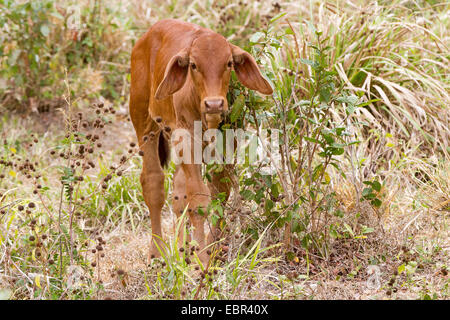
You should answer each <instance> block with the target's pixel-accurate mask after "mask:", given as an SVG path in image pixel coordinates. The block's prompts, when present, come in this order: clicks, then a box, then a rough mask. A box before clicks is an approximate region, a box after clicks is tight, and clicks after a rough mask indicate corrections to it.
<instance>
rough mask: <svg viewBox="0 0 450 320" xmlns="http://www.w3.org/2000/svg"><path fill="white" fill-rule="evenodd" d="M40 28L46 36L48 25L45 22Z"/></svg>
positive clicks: (48, 32)
mask: <svg viewBox="0 0 450 320" xmlns="http://www.w3.org/2000/svg"><path fill="white" fill-rule="evenodd" d="M40 30H41V33H42V35H43V36H44V37H47V36H48V35H49V34H50V29H49V28H48V26H47V25H46V24H43V25H42V26H41V28H40Z"/></svg>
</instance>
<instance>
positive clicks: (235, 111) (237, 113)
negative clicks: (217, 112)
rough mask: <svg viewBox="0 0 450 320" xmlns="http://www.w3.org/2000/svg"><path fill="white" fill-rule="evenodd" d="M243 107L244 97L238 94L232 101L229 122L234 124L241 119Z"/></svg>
mask: <svg viewBox="0 0 450 320" xmlns="http://www.w3.org/2000/svg"><path fill="white" fill-rule="evenodd" d="M244 106H245V97H244V95H242V94H240V95H239V96H238V97H237V98H236V100H235V101H234V103H233V106H232V108H231V114H230V120H231V122H236V120H237V119H238V118H240V117H241V115H242V111H243V110H244Z"/></svg>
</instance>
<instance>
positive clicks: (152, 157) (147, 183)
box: [140, 134, 165, 260]
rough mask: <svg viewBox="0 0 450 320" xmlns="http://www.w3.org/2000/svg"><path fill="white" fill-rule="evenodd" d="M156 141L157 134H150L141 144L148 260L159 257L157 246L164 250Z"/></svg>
mask: <svg viewBox="0 0 450 320" xmlns="http://www.w3.org/2000/svg"><path fill="white" fill-rule="evenodd" d="M158 140H159V134H150V136H148V139H147V141H142V142H141V150H142V151H143V152H144V155H143V166H142V173H141V178H140V180H141V185H142V192H143V195H144V200H145V203H146V204H147V207H148V208H149V210H150V221H151V225H152V240H151V244H150V251H149V260H150V259H151V258H156V257H160V256H161V254H160V252H159V250H158V247H157V246H159V248H160V249H161V250H164V243H163V241H162V230H161V209H162V207H163V206H164V201H165V195H164V171H163V169H162V167H161V164H160V160H159V155H158Z"/></svg>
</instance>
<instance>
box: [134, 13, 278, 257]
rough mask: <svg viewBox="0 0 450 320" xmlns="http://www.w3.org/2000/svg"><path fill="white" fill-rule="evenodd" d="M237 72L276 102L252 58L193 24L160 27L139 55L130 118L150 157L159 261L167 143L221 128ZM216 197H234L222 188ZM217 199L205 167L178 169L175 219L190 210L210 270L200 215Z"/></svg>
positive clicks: (145, 182) (146, 186)
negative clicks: (179, 135)
mask: <svg viewBox="0 0 450 320" xmlns="http://www.w3.org/2000/svg"><path fill="white" fill-rule="evenodd" d="M232 68H234V70H235V72H236V75H237V77H238V79H239V81H240V82H241V83H242V84H243V85H245V86H246V87H248V88H249V89H253V90H257V91H259V92H261V93H263V94H272V88H271V86H270V85H269V83H268V82H267V81H266V80H265V79H264V78H263V77H262V75H261V73H260V71H259V69H258V66H257V64H256V62H255V60H254V59H253V57H252V56H251V55H250V54H249V53H247V52H246V51H244V50H242V49H240V48H239V47H237V46H235V45H232V44H230V43H228V42H227V40H226V39H225V38H224V37H223V36H221V35H219V34H217V33H215V32H213V31H211V30H208V29H205V28H202V27H199V26H197V25H194V24H191V23H186V22H182V21H178V20H162V21H159V22H157V23H156V24H154V25H153V26H152V27H151V28H150V29H149V30H148V31H147V32H146V33H145V34H144V35H143V36H142V37H141V38H140V39H139V41H138V42H137V43H136V45H135V46H134V48H133V51H132V54H131V92H130V115H131V120H132V122H133V126H134V128H135V130H136V135H137V138H138V141H139V145H140V147H141V150H142V151H143V153H144V154H143V168H142V173H141V179H140V180H141V184H142V189H143V194H144V199H145V202H146V204H147V206H148V208H149V210H150V219H151V224H152V233H153V236H152V243H151V245H150V252H149V258H153V257H157V256H159V255H160V254H159V251H158V250H157V247H156V245H155V243H157V244H158V245H159V246H160V247H161V248H163V244H162V242H161V240H160V238H161V237H162V233H161V209H162V207H163V205H164V172H163V166H164V165H165V164H166V162H167V161H168V156H169V141H168V139H167V138H168V137H170V134H171V132H173V131H174V129H177V128H184V129H187V130H189V132H191V136H192V137H193V136H194V134H193V127H194V121H196V120H197V121H202V122H203V125H204V128H205V127H207V128H217V127H218V125H219V124H220V122H221V121H222V115H223V113H224V112H226V111H227V110H228V103H227V99H226V94H227V90H228V86H229V81H230V74H231V69H232ZM191 145H192V146H193V143H191ZM191 152H193V150H191ZM192 158H193V155H192ZM213 183H215V184H220V179H219V177H215V178H213ZM217 189H218V190H228V191H229V189H227V187H226V186H223V185H222V186H220V185H219V186H218V187H217ZM210 198H211V191H210V190H209V189H208V187H207V186H206V185H205V183H204V182H203V179H202V174H201V165H199V164H192V163H182V164H181V165H180V166H179V167H177V169H176V173H175V176H174V198H173V200H174V201H173V203H174V211H175V212H176V214H177V215H181V213H182V210H183V209H184V208H185V206H186V205H188V212H189V218H190V220H191V223H192V225H193V226H194V228H195V231H194V238H195V240H196V241H197V242H198V244H199V249H200V251H199V257H200V260H201V262H202V263H203V264H205V266H206V264H207V262H208V259H209V257H208V255H207V253H206V250H204V248H205V233H204V217H202V216H201V215H199V214H198V213H197V208H199V207H201V208H206V207H207V206H208V204H209V202H210ZM209 239H211V237H209ZM209 241H210V240H209Z"/></svg>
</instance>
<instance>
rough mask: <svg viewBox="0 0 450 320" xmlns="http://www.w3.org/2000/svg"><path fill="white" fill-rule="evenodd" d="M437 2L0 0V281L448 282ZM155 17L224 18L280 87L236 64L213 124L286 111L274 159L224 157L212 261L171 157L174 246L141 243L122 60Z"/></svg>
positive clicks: (170, 293) (18, 289)
mask: <svg viewBox="0 0 450 320" xmlns="http://www.w3.org/2000/svg"><path fill="white" fill-rule="evenodd" d="M449 7H450V5H449V4H448V2H445V1H444V2H439V1H433V0H429V1H419V0H416V1H412V0H411V1H409V0H408V1H406V0H396V1H364V0H346V1H315V0H310V1H268V0H260V1H247V0H241V1H228V0H222V1H211V0H197V1H184V0H154V1H138V0H133V1H120V0H112V1H102V0H95V1H85V0H77V1H70V0H67V1H54V0H42V1H13V0H0V26H1V29H0V65H1V68H0V74H1V77H0V136H1V140H0V299H111V298H112V299H448V297H449V288H448V286H449V278H448V268H449V259H448V254H449V248H450V242H449V233H448V232H449V230H448V220H447V219H448V217H449V212H450V196H449V195H450V162H449V152H450V146H449V136H450V130H449V120H450V111H449V105H450V97H449V66H450V64H449V59H450V52H449V45H450V44H449V42H450V34H449V30H450V21H449V20H450V14H449V13H450V8H449ZM163 18H179V19H182V20H184V21H189V22H193V23H196V24H199V25H202V26H205V27H208V28H210V29H212V30H215V31H216V32H218V33H221V34H222V35H224V36H225V37H227V38H228V39H229V40H230V41H231V42H232V43H234V44H237V45H240V46H241V47H242V48H245V49H246V50H248V51H249V52H251V53H252V54H253V55H254V56H255V57H256V59H257V61H258V63H259V64H260V65H261V66H262V70H264V73H265V75H266V76H267V78H268V79H269V80H270V81H271V82H272V84H273V86H274V88H275V90H274V95H273V97H267V98H263V97H261V96H259V95H258V94H256V93H255V92H251V91H248V90H247V89H245V88H243V87H242V86H241V85H240V84H239V83H238V82H237V81H235V79H234V78H233V81H232V84H231V88H230V91H229V100H230V103H231V104H232V111H231V114H230V115H229V119H228V121H227V124H225V125H224V127H242V128H243V127H245V128H247V129H253V130H256V131H258V130H260V129H263V128H274V127H276V128H279V129H281V131H282V135H281V137H280V140H279V141H278V144H279V145H280V148H281V149H280V150H281V155H282V166H281V167H279V168H277V170H276V173H275V174H273V175H261V174H260V171H259V170H260V169H261V168H259V167H258V168H256V167H254V166H251V165H249V164H248V163H247V164H244V165H239V166H236V167H235V168H233V169H231V170H234V174H235V176H236V180H235V181H230V183H232V184H233V192H232V196H231V199H230V201H228V202H227V203H226V204H225V203H223V202H222V201H221V200H222V199H221V197H219V198H218V199H214V200H213V202H212V205H211V208H209V210H210V213H209V215H208V223H213V224H217V223H218V224H219V225H220V227H221V228H222V230H223V233H222V235H223V237H222V239H221V241H220V242H219V243H218V244H217V245H216V246H215V247H214V248H213V249H214V250H213V255H214V256H215V259H214V263H213V264H212V265H211V266H210V267H209V268H208V270H198V269H199V268H198V266H196V250H195V243H189V242H187V244H186V246H185V247H183V248H178V247H177V244H176V241H173V239H174V236H175V235H176V234H177V233H178V231H179V230H180V228H188V227H189V226H186V225H183V224H182V223H176V224H175V226H176V227H175V228H174V227H172V225H173V222H175V215H174V214H173V213H172V211H171V206H170V203H171V197H170V195H171V189H172V185H171V183H170V181H171V180H170V179H171V175H172V173H173V170H174V167H173V164H172V165H171V166H170V167H169V168H168V169H167V175H166V176H167V183H166V191H167V195H168V197H167V205H166V206H165V209H164V214H163V224H164V229H165V231H166V234H167V235H168V236H167V239H165V241H166V242H167V247H168V248H169V249H168V250H167V251H166V252H164V257H163V258H162V259H160V260H153V261H152V263H151V264H150V265H147V261H146V255H147V248H148V244H149V240H150V234H151V230H150V227H149V226H150V224H149V218H148V212H147V208H146V206H145V204H144V202H143V199H142V196H141V189H140V185H139V178H138V177H139V173H140V170H139V168H140V165H141V160H140V157H139V155H138V151H139V150H138V148H137V146H136V142H135V140H134V139H135V136H134V131H133V128H132V126H131V123H130V121H129V118H128V111H127V110H128V92H129V77H130V76H129V59H130V52H131V48H132V46H133V44H134V43H135V41H136V40H137V39H138V38H139V37H140V36H141V35H142V34H143V33H144V32H145V31H146V30H147V29H148V28H149V26H151V25H152V24H153V23H155V22H156V21H158V20H160V19H163ZM220 170H229V168H222V167H220V166H217V165H208V166H206V167H205V172H206V173H207V174H206V178H208V177H209V174H210V173H211V172H212V171H220ZM287 231H290V233H288V232H287ZM287 234H290V235H291V236H290V237H289V236H286V235H287ZM196 269H197V270H196Z"/></svg>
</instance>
